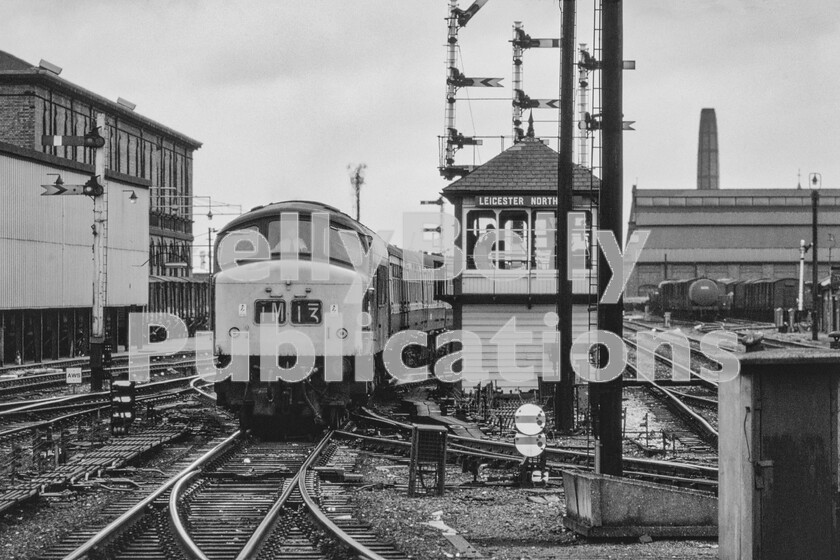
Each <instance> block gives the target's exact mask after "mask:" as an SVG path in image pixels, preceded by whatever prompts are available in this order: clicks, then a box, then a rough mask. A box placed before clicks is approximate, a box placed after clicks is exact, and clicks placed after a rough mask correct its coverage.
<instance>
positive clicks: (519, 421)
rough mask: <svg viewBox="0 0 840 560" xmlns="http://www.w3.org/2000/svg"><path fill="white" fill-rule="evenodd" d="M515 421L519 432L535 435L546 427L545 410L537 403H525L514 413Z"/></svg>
mask: <svg viewBox="0 0 840 560" xmlns="http://www.w3.org/2000/svg"><path fill="white" fill-rule="evenodd" d="M513 421H514V425H515V426H516V430H517V431H518V432H519V433H521V434H524V435H526V436H535V435H537V434H539V433H540V432H542V431H543V428H545V412H543V409H542V408H540V407H538V406H537V405H535V404H523V405H522V406H520V407H519V408H518V409H517V410H516V412H515V413H514V414H513ZM543 439H545V438H543Z"/></svg>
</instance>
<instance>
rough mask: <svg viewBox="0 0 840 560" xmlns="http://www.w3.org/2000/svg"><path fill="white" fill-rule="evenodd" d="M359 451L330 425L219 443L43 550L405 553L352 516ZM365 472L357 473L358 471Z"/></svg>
mask: <svg viewBox="0 0 840 560" xmlns="http://www.w3.org/2000/svg"><path fill="white" fill-rule="evenodd" d="M354 464H355V454H354V453H353V452H352V450H348V449H346V448H341V447H339V446H338V445H337V444H336V443H335V442H334V441H333V438H332V432H329V433H327V434H326V435H325V436H324V438H323V439H322V440H321V441H320V442H319V443H318V444H317V445H315V444H304V443H293V442H259V441H253V440H251V439H249V438H247V437H245V436H244V435H243V434H241V433H240V432H236V433H234V434H232V435H231V436H230V437H227V438H226V439H224V440H223V441H220V442H219V443H218V444H217V445H215V446H214V447H213V448H212V449H211V450H209V451H208V452H207V453H205V454H204V455H202V456H201V457H198V458H197V459H195V460H194V461H192V462H191V463H190V464H189V465H187V466H186V467H184V468H183V469H181V470H180V471H179V472H178V473H176V474H175V475H174V476H172V477H170V478H169V479H168V480H167V481H166V482H165V483H163V484H161V485H159V486H157V487H156V488H154V489H152V490H151V491H149V493H148V494H147V495H146V496H145V497H144V498H143V499H142V500H140V501H139V502H137V503H136V504H134V505H133V506H131V507H130V508H129V509H128V510H127V511H125V512H124V513H122V514H121V515H119V516H118V517H117V518H116V519H114V520H113V521H112V522H111V523H109V524H108V525H107V526H106V527H104V528H103V529H101V530H99V531H95V532H90V531H88V532H85V533H81V534H80V535H81V536H76V537H74V538H71V539H68V540H67V541H66V542H65V543H63V544H62V545H61V546H58V547H56V548H54V549H53V550H51V551H50V552H49V553H48V554H46V555H44V556H42V558H43V560H48V559H49V560H54V559H58V558H65V559H67V560H80V559H82V558H109V559H112V558H113V559H128V558H147V559H161V560H163V559H167V560H168V559H170V558H187V559H201V560H204V559H208V560H209V559H222V558H225V559H228V558H230V559H234V558H236V559H245V558H248V559H251V558H266V559H267V558H272V559H274V558H280V559H300V558H306V559H315V558H323V559H325V560H326V558H328V557H330V556H329V555H328V554H327V552H326V550H327V549H332V550H336V549H338V550H343V551H345V553H346V556H347V557H354V558H368V559H370V560H382V559H384V558H389V559H390V558H392V559H402V558H405V557H404V556H403V555H402V554H401V553H399V552H398V551H397V549H395V548H394V547H392V546H391V545H389V544H383V543H381V542H379V540H378V539H377V538H376V537H375V536H374V534H373V531H372V529H371V528H370V527H369V526H368V525H366V524H364V523H361V522H359V520H357V519H354V518H353V516H352V511H351V508H350V505H349V502H348V500H347V498H345V495H346V493H345V490H346V486H347V485H348V484H355V481H356V477H354V476H353V473H352V470H353V468H354ZM358 478H360V477H358Z"/></svg>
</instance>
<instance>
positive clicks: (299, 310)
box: [292, 299, 321, 325]
mask: <svg viewBox="0 0 840 560" xmlns="http://www.w3.org/2000/svg"><path fill="white" fill-rule="evenodd" d="M292 323H296V324H298V325H318V324H320V323H321V302H320V301H317V300H312V299H296V300H292Z"/></svg>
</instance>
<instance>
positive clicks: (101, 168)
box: [90, 113, 108, 391]
mask: <svg viewBox="0 0 840 560" xmlns="http://www.w3.org/2000/svg"><path fill="white" fill-rule="evenodd" d="M96 126H97V127H98V129H99V130H100V131H103V132H104V131H105V115H104V114H103V113H97V114H96ZM107 160H108V143H107V141H106V142H105V143H104V145H103V146H102V147H100V148H96V151H95V153H94V167H95V171H94V174H95V175H96V176H98V177H99V179H100V181H101V185H102V186H103V187H104V188H103V190H102V195H101V196H94V197H93V274H94V277H93V310H92V326H91V331H90V390H91V391H101V390H102V381H103V380H104V379H105V372H104V369H103V364H102V354H103V350H104V346H105V304H106V303H107V297H108V253H107V251H108V184H107V182H106V181H105V163H106V161H107Z"/></svg>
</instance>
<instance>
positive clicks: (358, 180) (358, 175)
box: [347, 163, 367, 222]
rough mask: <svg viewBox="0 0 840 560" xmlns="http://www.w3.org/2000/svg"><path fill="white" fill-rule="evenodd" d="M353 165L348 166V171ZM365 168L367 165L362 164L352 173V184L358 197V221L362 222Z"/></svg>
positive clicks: (354, 193)
mask: <svg viewBox="0 0 840 560" xmlns="http://www.w3.org/2000/svg"><path fill="white" fill-rule="evenodd" d="M351 167H353V165H352V164H351V165H348V166H347V169H350V168H351ZM365 168H367V164H364V163H360V164H359V165H357V166H356V169H354V170H352V171H351V172H350V182H351V183H352V184H353V195H354V196H355V197H356V221H357V222H358V221H361V219H360V216H361V196H362V185H364V184H365Z"/></svg>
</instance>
